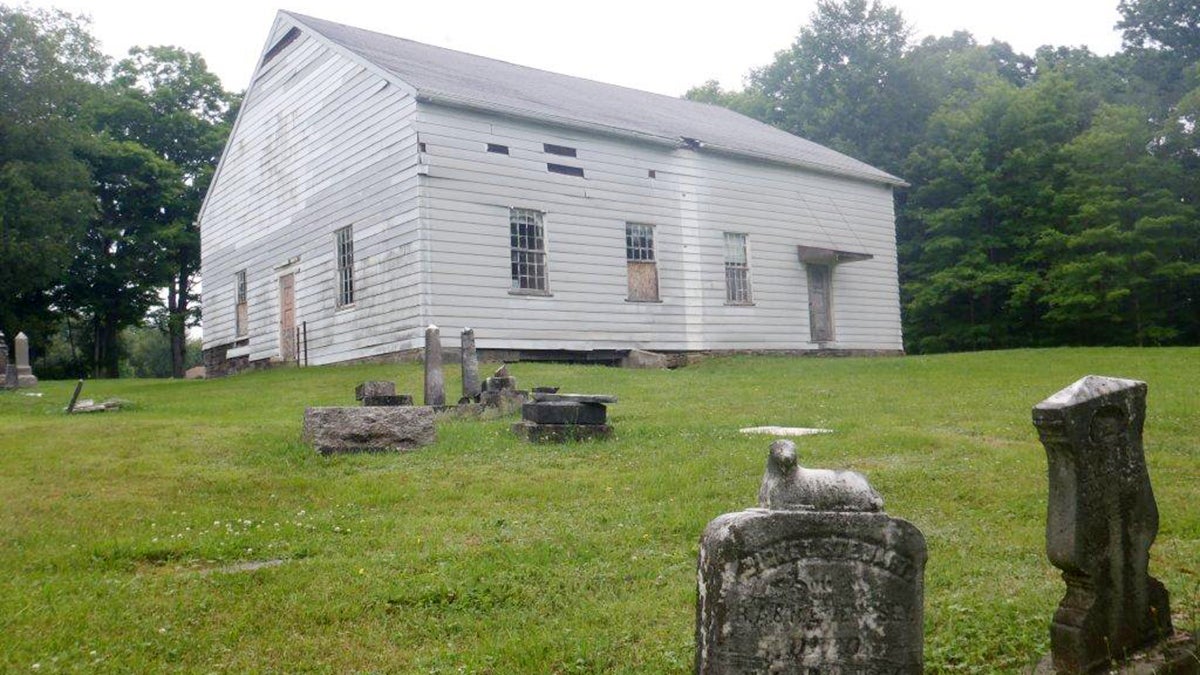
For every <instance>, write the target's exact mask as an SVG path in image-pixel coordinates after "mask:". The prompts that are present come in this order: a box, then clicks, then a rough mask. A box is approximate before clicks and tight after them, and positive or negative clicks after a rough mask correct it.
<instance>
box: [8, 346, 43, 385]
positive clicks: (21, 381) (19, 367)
mask: <svg viewBox="0 0 1200 675" xmlns="http://www.w3.org/2000/svg"><path fill="white" fill-rule="evenodd" d="M13 351H14V352H15V354H14V356H15V359H14V360H15V361H16V373H17V383H16V386H17V387H36V386H37V383H38V379H37V377H35V376H34V374H33V368H31V367H30V366H29V338H27V337H25V333H17V337H16V338H15V339H14V340H13Z"/></svg>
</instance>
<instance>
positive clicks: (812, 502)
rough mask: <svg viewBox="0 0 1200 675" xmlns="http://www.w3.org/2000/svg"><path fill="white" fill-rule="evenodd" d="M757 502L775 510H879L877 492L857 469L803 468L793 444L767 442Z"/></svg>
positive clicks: (783, 441) (880, 501) (881, 507)
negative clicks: (767, 449) (769, 447)
mask: <svg viewBox="0 0 1200 675" xmlns="http://www.w3.org/2000/svg"><path fill="white" fill-rule="evenodd" d="M758 505H759V506H761V507H762V508H764V509H773V510H776V511H801V510H809V511H882V510H883V497H881V496H879V493H878V492H876V491H875V490H874V489H872V488H871V486H870V485H869V484H868V483H867V479H866V478H865V477H864V476H863V475H862V474H860V473H855V472H853V471H830V470H828V469H805V468H804V467H802V466H800V465H799V464H798V463H797V459H796V444H795V443H793V442H792V441H789V440H785V439H780V440H777V441H775V442H774V443H772V444H771V452H770V454H769V455H768V456H767V471H766V473H765V474H764V475H763V480H762V486H761V487H760V488H759V491H758Z"/></svg>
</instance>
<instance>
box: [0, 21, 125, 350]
mask: <svg viewBox="0 0 1200 675" xmlns="http://www.w3.org/2000/svg"><path fill="white" fill-rule="evenodd" d="M0 54H3V58H0V299H2V301H0V329H3V330H4V332H5V333H6V334H7V335H9V336H10V337H11V336H12V335H13V334H15V333H16V332H17V331H18V330H22V331H24V332H25V333H27V334H28V335H29V336H30V338H31V341H32V344H33V345H34V346H35V348H36V347H38V346H40V345H42V344H44V342H45V340H46V339H47V338H48V337H49V335H50V334H52V333H53V332H54V331H53V325H54V323H55V312H54V311H53V309H52V306H51V304H52V303H51V292H52V291H53V289H54V288H55V287H56V286H57V285H58V284H59V283H60V281H61V279H62V277H63V275H64V273H65V270H66V269H67V266H68V265H69V264H70V260H71V255H72V252H73V247H72V242H73V241H75V240H76V239H77V238H78V237H79V236H80V235H81V233H82V231H83V229H84V227H85V226H86V223H87V220H88V218H89V216H90V214H91V212H92V209H93V204H92V200H91V198H90V195H89V188H90V185H89V182H88V171H87V166H86V165H85V164H84V163H83V162H81V161H80V160H79V159H78V158H77V157H76V156H75V154H74V150H75V148H76V147H77V146H78V145H79V143H80V142H82V140H83V139H85V138H86V135H87V132H86V129H85V128H84V127H83V125H82V124H81V123H80V121H79V119H78V118H79V111H80V109H81V108H82V106H83V105H84V103H85V102H86V101H87V100H88V99H89V98H90V97H91V96H92V95H93V94H94V90H95V88H96V82H98V80H99V78H100V76H101V73H102V72H103V69H104V67H105V63H104V59H103V57H102V56H101V55H100V54H99V52H98V51H97V50H96V46H95V42H94V40H93V39H92V37H91V36H90V35H89V34H88V32H87V28H86V24H85V23H84V22H83V21H82V20H80V19H77V18H75V17H72V16H71V15H69V14H65V13H62V12H56V11H48V10H17V9H12V8H9V7H6V6H4V5H0Z"/></svg>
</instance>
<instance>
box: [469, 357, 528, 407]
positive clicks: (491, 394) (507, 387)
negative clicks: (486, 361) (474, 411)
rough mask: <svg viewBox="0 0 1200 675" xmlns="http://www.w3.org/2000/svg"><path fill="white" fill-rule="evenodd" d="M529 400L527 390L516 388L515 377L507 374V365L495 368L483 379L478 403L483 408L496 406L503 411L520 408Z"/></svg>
mask: <svg viewBox="0 0 1200 675" xmlns="http://www.w3.org/2000/svg"><path fill="white" fill-rule="evenodd" d="M528 400H529V392H526V391H521V390H520V389H517V378H515V377H512V376H511V375H509V374H508V365H502V366H500V367H499V368H497V369H496V372H495V373H493V374H492V376H491V377H489V378H487V379H485V380H484V381H483V386H482V388H481V390H480V392H479V403H480V404H481V405H482V406H483V407H485V408H497V409H499V410H500V411H501V412H503V413H507V412H510V411H512V410H516V409H518V408H520V407H521V406H522V405H523V404H524V403H525V402H526V401H528Z"/></svg>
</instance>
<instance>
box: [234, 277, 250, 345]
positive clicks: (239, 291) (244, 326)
mask: <svg viewBox="0 0 1200 675" xmlns="http://www.w3.org/2000/svg"><path fill="white" fill-rule="evenodd" d="M233 286H234V297H235V300H234V304H235V306H236V310H235V316H234V329H235V331H236V337H243V336H245V335H246V331H247V330H248V329H249V318H250V316H249V311H248V310H247V308H246V270H241V271H239V272H237V273H236V274H234V275H233Z"/></svg>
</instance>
